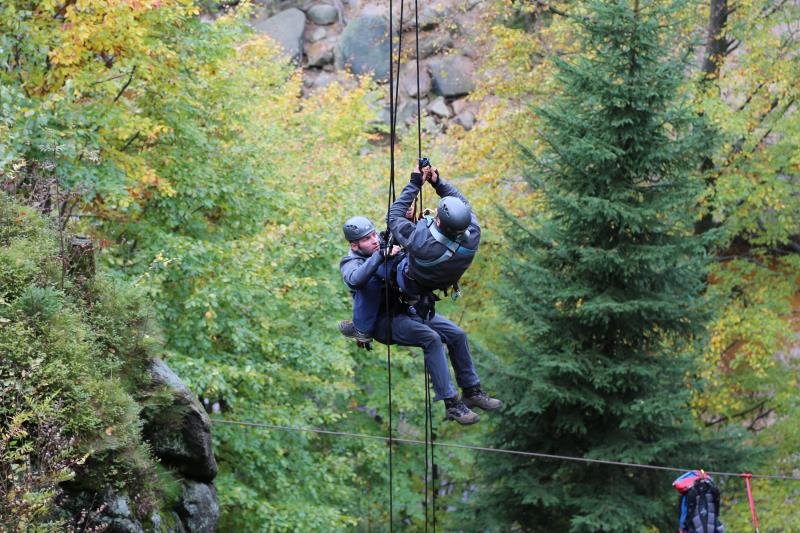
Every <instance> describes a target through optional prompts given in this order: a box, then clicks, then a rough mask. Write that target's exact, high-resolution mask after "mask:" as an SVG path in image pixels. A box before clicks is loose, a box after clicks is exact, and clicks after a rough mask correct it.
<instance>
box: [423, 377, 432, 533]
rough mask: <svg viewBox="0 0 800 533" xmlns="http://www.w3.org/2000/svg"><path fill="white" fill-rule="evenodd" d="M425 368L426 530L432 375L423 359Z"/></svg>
mask: <svg viewBox="0 0 800 533" xmlns="http://www.w3.org/2000/svg"><path fill="white" fill-rule="evenodd" d="M423 368H424V372H423V374H425V500H424V504H423V505H424V506H425V531H426V532H427V531H428V494H429V492H428V472H429V470H430V468H429V463H428V422H429V420H428V418H429V417H430V414H431V410H430V405H431V389H430V376H429V374H428V363H427V362H424V361H423Z"/></svg>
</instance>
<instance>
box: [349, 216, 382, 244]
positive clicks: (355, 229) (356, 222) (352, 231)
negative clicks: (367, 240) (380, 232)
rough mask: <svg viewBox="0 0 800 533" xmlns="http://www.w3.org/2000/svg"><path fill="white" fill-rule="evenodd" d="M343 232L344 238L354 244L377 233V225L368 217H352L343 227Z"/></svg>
mask: <svg viewBox="0 0 800 533" xmlns="http://www.w3.org/2000/svg"><path fill="white" fill-rule="evenodd" d="M342 231H344V238H345V239H347V240H348V241H350V242H353V241H357V240H359V239H360V238H361V237H365V236H367V235H369V234H370V233H372V232H373V231H375V224H373V223H372V221H371V220H370V219H368V218H367V217H350V218H348V219H347V222H345V223H344V226H342Z"/></svg>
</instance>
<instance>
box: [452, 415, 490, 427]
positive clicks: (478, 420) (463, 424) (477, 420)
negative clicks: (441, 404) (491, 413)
mask: <svg viewBox="0 0 800 533" xmlns="http://www.w3.org/2000/svg"><path fill="white" fill-rule="evenodd" d="M444 418H445V420H452V421H454V422H458V423H459V424H461V425H462V426H471V425H472V424H476V423H478V422H480V420H481V418H480V417H476V418H475V420H473V421H472V422H462V421H460V420H458V419H457V418H456V417H454V416H445V417H444Z"/></svg>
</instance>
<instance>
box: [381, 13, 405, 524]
mask: <svg viewBox="0 0 800 533" xmlns="http://www.w3.org/2000/svg"><path fill="white" fill-rule="evenodd" d="M401 1H402V0H401ZM392 7H393V6H392V0H389V122H390V124H389V146H390V150H389V152H390V154H389V202H388V203H389V205H388V207H387V209H386V229H387V231H388V230H389V208H391V206H392V202H394V196H395V192H394V90H393V89H394V65H393V64H392V36H393V33H392V27H393V26H392V22H393V21H392ZM385 265H386V263H385V262H384V274H386V268H385ZM386 317H387V318H388V322H389V328H388V329H389V331H388V339H386V341H387V343H386V369H387V376H388V383H389V393H388V400H389V401H388V403H389V416H388V419H389V442H388V444H389V532H390V533H391V531H392V527H393V522H394V501H393V493H394V490H393V489H394V465H393V462H392V347H391V344H392V315H391V309H390V306H389V284H388V283H387V284H386Z"/></svg>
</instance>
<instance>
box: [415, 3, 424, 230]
mask: <svg viewBox="0 0 800 533" xmlns="http://www.w3.org/2000/svg"><path fill="white" fill-rule="evenodd" d="M414 37H415V39H414V42H415V44H416V52H417V61H416V63H417V161H419V160H420V158H422V95H421V94H420V88H419V60H420V57H419V6H418V4H417V0H414ZM414 202H415V204H416V205H415V206H414V211H415V213H418V214H419V215H418V216H419V217H422V209H423V207H424V205H423V201H422V187H420V189H419V196H417V199H416V200H415V201H414ZM417 205H418V206H419V209H417Z"/></svg>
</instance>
